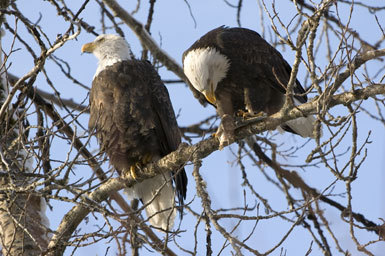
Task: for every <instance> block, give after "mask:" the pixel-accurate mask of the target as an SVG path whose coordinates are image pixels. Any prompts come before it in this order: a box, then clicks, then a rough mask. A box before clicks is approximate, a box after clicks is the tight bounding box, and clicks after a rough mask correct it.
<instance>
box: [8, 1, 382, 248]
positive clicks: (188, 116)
mask: <svg viewBox="0 0 385 256" xmlns="http://www.w3.org/2000/svg"><path fill="white" fill-rule="evenodd" d="M82 2H83V1H76V2H73V3H71V4H73V6H72V7H73V8H74V10H77V9H78V8H79V6H80V4H81V3H82ZM266 2H268V1H266ZM122 3H124V7H125V8H126V9H127V10H129V11H130V10H133V9H134V8H135V5H136V1H131V2H129V1H122ZM17 4H18V7H19V8H20V9H21V10H22V11H23V14H24V15H25V16H27V17H28V18H29V19H30V20H32V21H37V20H38V19H39V15H40V14H39V13H41V15H42V18H41V20H40V22H39V25H40V26H41V27H42V28H43V29H44V32H45V33H46V34H47V36H48V37H49V38H50V40H51V41H53V40H54V39H55V38H56V35H57V34H62V33H64V31H65V30H66V29H67V28H68V25H67V24H66V23H65V22H64V21H63V20H62V18H61V17H58V16H57V15H56V11H55V9H54V8H53V7H52V5H50V4H49V3H48V2H46V1H28V0H19V1H17ZM141 4H142V6H141V9H140V11H139V12H138V13H137V14H135V16H134V17H135V18H137V19H138V20H139V21H141V22H142V23H144V22H145V21H146V19H147V11H148V3H147V2H142V3H141ZM189 4H190V5H191V11H192V13H193V15H194V17H195V20H196V26H195V25H194V21H193V19H192V18H191V17H190V14H189V10H188V7H187V5H186V3H185V2H184V1H182V0H180V1H173V2H172V4H170V1H159V2H157V3H156V6H155V13H154V18H153V19H154V21H153V24H152V26H151V33H152V36H153V38H154V39H155V40H156V41H157V42H158V43H159V44H160V45H161V47H162V48H163V49H164V50H165V51H166V52H167V53H168V54H169V55H170V56H171V57H173V58H174V59H175V60H176V61H177V62H178V63H179V64H181V56H182V53H183V51H184V50H185V49H187V48H188V47H189V46H190V45H191V44H192V43H193V42H194V41H195V40H197V39H198V38H199V37H200V36H202V35H203V34H204V33H206V32H207V31H209V30H211V29H213V28H215V27H218V26H220V25H227V26H237V23H236V9H232V8H230V7H228V6H227V5H226V4H225V3H224V2H223V1H219V0H217V1H213V0H212V1H203V0H197V1H190V2H189ZM276 7H277V9H278V11H279V15H280V17H281V18H282V20H283V21H284V22H285V23H286V24H287V23H289V22H290V20H291V19H292V18H293V16H294V14H295V12H294V11H295V9H294V8H293V6H292V4H291V3H290V1H279V3H278V1H277V2H276ZM348 11H349V10H348V8H339V15H340V16H341V18H342V20H343V21H344V22H345V23H346V22H347V20H348ZM333 14H336V13H334V12H333ZM380 14H382V16H380ZM80 17H81V18H83V19H84V21H86V22H87V23H90V24H99V23H98V21H99V20H100V13H99V10H98V8H97V5H96V4H95V3H94V2H93V1H91V2H90V3H89V5H88V6H87V8H86V10H85V11H84V12H83V13H82V15H80ZM264 18H265V19H264V22H265V25H264V26H265V27H264V29H265V38H266V40H267V41H270V42H271V41H272V39H273V40H276V38H275V37H274V35H273V34H272V32H271V29H270V24H269V20H268V19H267V17H266V16H265V17H264ZM379 19H380V23H381V21H382V24H385V18H384V15H383V12H382V13H381V12H380V13H379ZM14 22H15V21H14V20H13V19H8V23H10V24H11V25H12V24H14ZM241 24H242V26H243V27H247V28H251V29H253V30H255V31H258V32H261V31H263V30H262V27H261V22H260V12H259V9H258V5H257V1H244V3H243V8H242V12H241ZM350 26H351V27H353V28H354V29H355V30H356V31H357V32H358V33H359V34H360V35H361V36H362V38H364V39H365V40H366V41H368V42H371V43H374V42H376V41H377V40H378V39H379V38H380V37H381V34H380V31H379V29H378V27H377V26H376V24H375V20H374V18H373V16H371V15H369V14H368V12H367V11H364V10H362V9H360V8H356V9H355V10H354V12H353V18H352V21H351V23H350ZM122 27H123V29H124V30H123V31H124V33H125V37H126V39H127V41H128V42H129V43H130V45H131V47H132V50H133V52H134V54H135V55H136V56H140V55H141V50H142V48H141V46H140V43H139V42H138V39H137V38H136V37H135V35H134V34H133V33H132V32H131V31H130V30H129V29H128V28H127V27H126V26H122ZM18 29H19V30H18V31H19V33H21V34H23V35H25V36H26V40H27V41H28V42H31V44H30V46H32V47H33V48H34V49H35V50H37V51H38V48H37V47H36V44H35V43H33V40H32V38H31V37H30V35H28V34H27V33H26V32H25V29H24V28H23V26H21V25H19V26H18ZM96 31H97V32H98V33H99V32H100V31H98V30H96ZM294 38H295V37H294ZM331 38H332V39H333V36H332V35H331ZM93 39H94V36H93V35H92V34H88V33H87V32H86V31H82V32H81V34H80V35H79V37H78V38H77V40H76V41H75V40H74V41H71V42H68V43H67V44H65V45H64V46H63V47H62V48H61V49H59V50H58V51H57V52H56V53H55V55H56V56H57V57H60V58H63V59H65V60H67V61H69V63H70V65H71V72H72V74H73V76H74V77H76V78H77V79H78V80H79V81H80V82H81V83H83V84H85V85H87V86H91V81H92V77H93V75H94V72H95V70H96V66H97V61H96V58H95V57H94V56H92V55H81V54H80V48H81V45H82V44H84V43H86V42H90V41H92V40H93ZM11 40H12V37H11V35H10V33H9V32H6V37H5V39H4V42H3V44H4V50H5V51H7V49H8V50H9V48H10V44H11ZM333 42H336V41H333ZM334 46H336V45H335V44H332V47H334ZM18 47H20V48H21V50H19V51H16V52H14V53H12V55H11V56H10V62H12V65H11V67H10V68H9V71H10V72H11V73H12V74H15V75H17V76H22V75H24V74H25V73H27V72H28V71H29V70H30V69H31V68H32V67H33V65H34V64H33V60H32V58H30V57H29V56H28V54H26V51H25V50H24V47H23V46H22V45H20V43H18V42H16V44H15V48H18ZM277 49H278V50H280V51H281V53H282V54H283V56H284V57H285V59H286V60H287V61H288V62H289V63H293V60H294V53H293V52H292V51H291V50H290V48H289V47H287V46H286V47H282V46H279V47H278V48H277ZM21 60H22V61H21ZM326 64H327V62H326V58H325V52H324V48H323V46H322V45H321V50H320V53H319V55H318V56H317V65H319V66H320V67H323V66H325V65H326ZM368 67H369V68H370V67H371V66H370V65H369V66H368ZM46 70H47V73H48V75H49V76H50V78H51V79H52V80H53V81H54V85H55V88H56V90H57V91H59V92H60V95H61V96H62V97H63V98H65V99H68V98H73V99H74V100H75V101H77V102H83V101H84V100H86V101H85V102H86V103H88V99H86V98H87V94H88V91H87V90H85V89H83V88H81V87H79V86H78V85H76V84H74V83H73V82H72V81H70V80H68V79H66V78H65V77H64V76H63V75H62V74H61V72H60V70H59V69H58V67H57V66H56V65H54V64H53V62H52V61H48V62H47V64H46ZM159 73H160V75H161V77H162V78H163V79H176V77H175V75H174V74H173V73H171V72H169V71H167V70H166V69H165V68H161V69H160V70H159ZM358 73H363V72H362V71H358ZM305 76H306V69H305V68H304V67H303V65H302V66H301V67H300V72H299V74H298V79H299V80H300V81H301V82H303V81H304V78H305ZM35 85H36V86H38V88H39V89H42V90H44V91H48V92H52V89H51V88H50V87H49V85H48V84H47V82H46V79H45V77H44V75H43V74H40V75H39V76H38V79H37V81H36V83H35ZM303 85H304V86H307V84H303ZM167 88H168V89H169V92H170V97H171V100H172V103H173V106H174V109H175V112H176V113H179V117H178V123H179V125H180V126H186V125H190V124H193V123H196V122H198V121H199V120H202V119H204V118H205V117H207V116H209V115H212V114H214V113H215V110H214V109H213V108H211V107H206V108H204V107H202V106H201V105H200V104H199V103H198V101H197V100H195V99H194V98H193V96H192V93H191V92H190V91H189V90H188V88H187V87H186V86H185V85H184V84H168V85H167ZM365 106H367V108H368V109H370V111H375V110H374V108H373V104H367V105H365ZM338 111H340V113H341V115H345V114H346V110H345V109H343V108H342V107H339V108H336V110H333V112H334V113H339V112H338ZM63 113H64V112H63ZM79 121H80V122H81V123H82V124H83V125H84V127H87V122H88V115H82V116H80V117H79ZM358 123H359V133H360V137H359V141H360V142H361V143H362V142H363V141H364V139H365V138H366V136H367V133H368V132H369V131H371V132H372V133H371V136H370V140H371V144H368V145H367V146H366V148H367V150H368V157H367V159H366V161H365V163H364V164H363V165H362V167H361V168H360V171H359V175H358V179H357V180H356V181H355V182H354V183H353V209H354V211H356V212H360V213H363V214H364V215H365V216H366V217H367V218H368V219H370V220H372V221H375V222H378V218H379V217H381V216H382V217H383V216H385V214H384V213H385V207H384V200H383V196H382V195H383V194H384V192H385V191H384V187H385V186H384V178H385V176H384V174H383V170H384V169H385V168H384V167H385V160H384V155H385V152H384V151H385V149H384V145H385V143H384V142H385V136H384V127H383V125H382V124H380V123H379V122H376V121H373V120H372V119H371V118H369V117H368V116H367V115H365V114H363V113H361V114H359V115H358ZM78 132H79V133H82V132H83V131H81V129H80V128H79V131H78ZM328 135H329V133H328V131H326V130H325V136H328ZM274 139H275V142H276V143H277V144H281V143H284V148H287V149H289V148H291V147H296V146H298V145H302V144H304V143H305V142H306V140H304V139H302V138H299V137H296V136H293V135H291V134H287V133H285V134H278V135H277V136H275V137H274ZM199 140H200V138H199V139H196V140H194V142H197V141H199ZM54 143H55V147H56V148H55V150H54V151H53V152H52V157H53V158H56V159H62V160H63V157H65V156H66V155H65V153H64V154H63V152H67V151H68V149H69V145H68V144H67V143H64V142H62V141H60V140H59V139H56V140H55V141H54ZM343 143H345V144H343V145H341V147H340V149H339V150H340V151H341V152H342V151H344V150H345V149H346V150H347V149H348V148H349V147H350V144H349V140H348V139H345V140H344V141H343ZM314 146H315V143H314V142H313V141H310V142H309V143H307V144H306V146H305V147H303V148H302V149H300V150H299V151H298V154H297V156H296V158H286V159H284V158H281V159H279V160H280V163H282V164H293V165H295V164H303V163H305V159H306V156H307V155H308V153H309V152H310V151H311V149H312V148H313V147H314ZM91 149H94V150H96V149H97V144H96V143H95V141H93V142H92V143H91ZM231 150H233V151H234V152H236V151H237V147H236V146H232V147H231V149H229V148H226V149H224V150H222V151H217V152H214V153H213V154H212V155H210V156H209V157H207V158H206V159H204V160H203V165H202V168H201V173H202V175H203V177H204V178H205V180H206V182H207V184H208V192H209V194H210V196H211V199H212V203H213V207H214V208H215V209H219V208H228V207H236V206H241V205H242V203H243V189H244V188H243V187H241V183H242V178H241V172H240V171H239V168H238V167H237V166H236V165H235V164H234V160H235V157H234V155H233V154H232V151H231ZM348 157H349V154H348V155H347V156H343V157H341V158H339V159H338V160H339V161H340V162H341V163H343V161H346V160H347V158H348ZM245 163H246V164H247V167H248V176H249V179H250V180H252V181H253V184H254V186H255V188H256V189H257V190H258V193H261V194H262V195H264V196H266V197H268V198H269V203H270V204H271V205H272V207H273V208H274V209H276V210H279V211H284V210H287V209H288V208H287V203H286V200H285V198H284V197H283V196H282V193H281V192H280V191H278V190H277V188H276V187H274V186H272V185H271V183H268V182H267V181H266V179H265V178H264V177H263V175H262V174H261V173H260V172H259V170H258V168H257V167H253V166H252V164H251V162H250V161H245ZM105 168H106V169H107V166H106V167H105ZM288 169H289V167H288ZM294 169H295V170H296V171H297V172H298V173H300V175H301V176H302V177H303V179H304V180H305V181H306V182H307V183H308V184H309V185H310V186H312V187H316V188H318V189H319V190H323V189H326V188H327V187H329V185H330V184H332V183H333V181H334V179H335V177H334V176H333V175H332V174H331V173H330V172H329V171H328V170H327V169H326V168H325V167H324V166H323V165H322V164H321V165H319V168H306V170H301V169H298V168H294ZM74 171H75V174H74V177H73V178H74V179H75V178H78V177H82V175H84V176H85V177H89V176H90V175H91V174H92V173H91V172H92V171H91V169H90V168H88V167H87V166H78V167H76V169H75V170H74ZM186 171H187V173H188V176H189V187H188V196H187V201H190V200H193V199H194V202H193V204H192V205H193V207H195V208H196V209H198V208H199V205H200V199H198V198H194V197H196V193H195V188H194V181H193V178H192V176H191V172H192V167H191V165H190V166H187V168H186ZM267 173H268V174H269V175H271V176H274V174H273V172H272V170H267ZM344 191H345V187H344V184H343V183H341V182H338V183H337V184H335V187H334V189H333V191H332V193H335V194H338V193H342V192H344ZM296 193H298V194H297V195H298V196H300V192H299V191H296V192H294V193H293V194H294V195H295V194H296ZM333 199H335V200H337V201H339V202H340V203H342V204H344V205H346V198H345V197H343V196H341V197H333ZM247 202H248V204H250V205H253V204H255V203H259V202H258V200H256V199H255V198H252V197H251V195H250V194H248V198H247ZM54 205H55V206H56V207H55V208H54V210H53V212H47V214H48V216H49V218H50V220H51V225H52V226H51V228H53V229H55V227H56V226H57V225H58V224H59V222H60V220H61V217H62V216H63V215H64V214H65V213H66V211H67V210H68V209H70V208H71V205H69V204H65V205H60V204H56V203H54ZM59 205H60V207H59ZM261 207H262V206H261ZM321 207H322V208H323V209H326V212H325V215H326V216H327V217H328V219H329V221H331V222H333V226H332V227H333V230H334V231H335V233H336V234H337V235H338V236H339V239H340V240H341V245H342V246H343V247H344V248H346V249H349V250H352V252H353V255H360V254H359V253H358V252H356V251H355V249H354V244H353V243H352V242H351V239H350V237H349V230H348V226H347V225H346V224H345V223H342V222H341V219H340V217H339V215H340V213H339V212H338V211H336V210H334V209H331V208H330V207H328V206H326V205H324V204H321ZM264 213H265V212H264V210H263V207H262V208H261V210H260V214H264ZM94 223H99V224H100V222H94V220H93V217H90V221H89V223H88V224H85V223H83V224H82V228H83V229H84V230H87V229H89V230H94V229H95V227H94V226H93V224H94ZM221 223H225V226H226V227H229V226H231V225H234V223H233V221H227V222H221ZM194 225H195V219H194V218H193V217H191V216H190V215H186V216H185V217H184V219H183V222H182V229H187V230H190V232H187V233H188V234H187V235H186V236H183V237H182V238H183V239H182V238H179V239H178V242H180V243H181V244H182V245H184V246H186V247H188V248H189V249H190V250H191V249H192V247H193V246H194V244H193V243H192V241H193V236H192V235H193V234H192V233H193V232H192V231H191V230H192V229H193V228H194ZM289 227H290V224H288V223H287V222H284V221H276V219H273V220H270V221H261V222H260V223H258V226H257V230H256V232H255V235H253V237H252V238H251V240H250V241H249V244H250V245H253V244H257V246H256V248H258V249H260V251H262V252H263V251H265V250H267V249H269V248H271V247H272V245H274V244H276V243H277V242H278V241H279V239H280V238H281V237H282V235H283V234H285V232H286V231H287V230H288V228H289ZM203 228H204V227H203V225H202V224H201V226H200V231H202V230H203ZM250 228H252V225H251V224H244V225H242V227H241V228H240V229H238V230H237V231H236V232H237V236H239V237H245V236H246V234H247V232H248V231H250ZM357 232H358V233H363V234H362V236H359V237H360V238H361V239H362V241H366V240H367V239H375V238H374V236H373V235H370V236H368V235H367V234H366V233H365V234H364V232H360V231H357ZM277 234H281V235H278V236H277ZM199 236H200V238H201V239H204V233H202V232H200V233H199ZM186 237H187V239H186ZM310 242H311V237H310V236H309V234H308V233H307V231H305V230H304V229H303V228H301V227H297V228H296V229H295V230H294V231H293V234H291V235H290V236H289V238H288V239H287V240H286V241H285V242H284V243H283V245H282V246H281V247H283V248H284V250H286V252H287V255H304V254H305V253H306V251H307V249H308V247H309V246H310ZM105 243H106V241H102V242H99V243H97V244H96V245H94V246H90V247H89V248H88V247H86V248H80V249H78V250H77V251H76V252H75V255H84V253H86V252H87V253H89V254H90V255H104V250H105V248H106V246H108V245H106V244H105ZM112 243H113V242H111V243H110V244H109V245H111V244H112ZM363 243H364V242H363ZM213 244H214V251H215V249H218V248H220V247H221V246H222V244H223V239H221V238H220V237H219V236H218V234H216V235H214V240H213ZM329 244H330V245H331V247H332V249H333V250H335V246H334V244H333V242H332V241H331V240H330V241H329ZM198 246H199V247H198V248H199V249H198V252H201V253H202V254H204V253H205V251H204V250H205V245H204V243H203V240H202V242H201V243H199V244H198ZM369 248H375V249H373V250H372V251H373V252H374V253H375V254H376V252H377V254H376V255H379V253H380V252H383V251H385V246H384V244H383V243H382V245H380V244H379V243H377V245H375V246H374V247H369ZM112 251H113V250H111V251H110V252H109V254H108V255H114V253H112ZM279 251H280V249H277V250H276V251H275V252H274V253H273V254H272V255H279ZM225 252H226V253H225V254H224V255H227V254H228V253H229V251H225ZM148 254H149V253H148ZM320 254H321V251H320V250H319V248H318V247H317V246H316V245H313V254H311V255H320ZM66 255H70V251H69V250H67V252H66ZM141 255H147V251H146V250H143V252H142V253H141Z"/></svg>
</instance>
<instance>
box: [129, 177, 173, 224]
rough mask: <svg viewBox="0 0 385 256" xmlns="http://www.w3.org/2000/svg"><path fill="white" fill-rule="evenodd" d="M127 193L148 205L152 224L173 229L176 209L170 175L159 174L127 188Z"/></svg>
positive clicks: (147, 210)
mask: <svg viewBox="0 0 385 256" xmlns="http://www.w3.org/2000/svg"><path fill="white" fill-rule="evenodd" d="M159 190H160V191H159ZM125 193H126V194H127V196H128V197H129V198H130V199H132V198H140V199H141V200H142V202H143V204H144V205H147V206H146V208H145V210H146V214H147V217H148V218H150V223H151V225H153V226H154V227H157V228H162V229H164V230H171V229H172V227H173V225H174V219H175V216H176V209H175V207H174V204H175V196H174V188H173V187H172V184H171V177H170V175H168V176H167V177H166V175H162V174H159V175H157V176H155V177H153V178H151V179H147V180H144V181H143V182H141V183H138V184H136V185H134V186H133V187H131V188H127V189H125ZM166 209H168V210H166Z"/></svg>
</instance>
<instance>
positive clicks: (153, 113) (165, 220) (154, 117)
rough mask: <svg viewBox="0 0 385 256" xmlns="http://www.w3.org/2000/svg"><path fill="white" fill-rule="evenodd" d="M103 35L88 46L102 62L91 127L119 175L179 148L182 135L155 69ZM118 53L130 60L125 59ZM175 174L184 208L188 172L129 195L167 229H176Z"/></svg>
mask: <svg viewBox="0 0 385 256" xmlns="http://www.w3.org/2000/svg"><path fill="white" fill-rule="evenodd" d="M99 37H100V38H97V39H96V40H95V41H94V42H93V43H91V45H88V44H87V45H85V46H84V47H83V48H84V49H83V51H92V52H93V53H94V54H95V55H96V56H97V57H98V58H99V60H100V62H99V68H98V71H97V73H96V75H95V77H94V80H93V82H92V89H91V94H90V119H89V128H90V130H94V131H95V134H96V136H97V138H98V141H99V144H100V146H101V150H102V151H103V152H106V153H107V155H108V157H109V160H110V164H111V165H113V166H114V167H115V169H116V170H117V171H118V173H119V174H121V173H123V172H124V173H130V170H131V168H138V167H139V168H140V166H141V165H144V164H147V163H148V162H150V161H155V160H158V159H160V158H161V157H163V156H165V155H167V154H169V153H170V152H172V151H174V150H176V149H177V148H178V146H179V144H180V142H181V135H180V131H179V127H178V125H177V122H176V119H175V114H174V110H173V108H172V105H171V101H170V98H169V94H168V91H167V89H166V87H165V86H164V84H163V83H162V81H161V79H160V77H159V75H158V73H157V72H156V70H155V69H154V67H153V66H152V65H151V64H150V63H149V62H147V61H140V60H135V59H130V58H129V57H128V54H127V52H128V51H129V48H128V45H127V46H126V45H125V44H126V42H125V41H124V39H123V38H121V37H118V36H114V35H102V36H99ZM95 44H96V45H95ZM106 45H107V46H106ZM122 51H123V52H122ZM115 53H120V55H123V56H126V57H125V58H123V60H122V59H120V55H119V54H115ZM110 55H111V57H107V58H106V57H105V56H110ZM170 174H172V176H173V179H174V182H175V186H176V193H177V196H178V199H179V203H180V205H181V206H183V199H184V198H185V197H186V187H187V177H186V173H185V171H184V169H183V168H181V169H180V170H172V171H171V172H170V173H168V174H167V173H165V174H164V175H158V176H156V177H154V178H152V179H148V180H145V181H144V182H142V183H139V184H137V185H135V186H134V187H133V188H131V190H129V192H128V193H129V194H130V196H132V197H139V198H140V199H141V200H142V201H143V203H144V204H149V205H148V206H147V207H146V211H147V215H148V217H151V219H150V222H151V223H152V224H153V225H154V226H156V227H161V228H163V229H165V230H167V229H170V228H171V227H172V224H173V221H174V215H175V213H174V212H175V211H174V210H170V209H169V210H167V211H165V210H166V209H167V208H173V207H174V191H173V189H172V186H171V183H170V181H168V182H167V180H170V179H171V175H170ZM159 189H161V192H160V193H159V194H158V195H156V194H157V190H159ZM154 197H155V199H154ZM150 202H151V203H150Z"/></svg>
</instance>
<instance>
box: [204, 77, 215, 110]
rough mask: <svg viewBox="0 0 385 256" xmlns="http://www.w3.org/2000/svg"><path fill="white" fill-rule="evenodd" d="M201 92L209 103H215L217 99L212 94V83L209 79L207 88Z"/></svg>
mask: <svg viewBox="0 0 385 256" xmlns="http://www.w3.org/2000/svg"><path fill="white" fill-rule="evenodd" d="M202 93H203V95H204V96H205V97H206V99H207V100H208V102H210V103H211V104H213V105H215V103H216V101H217V99H216V98H215V94H214V84H213V82H211V81H210V85H209V88H208V90H203V91H202Z"/></svg>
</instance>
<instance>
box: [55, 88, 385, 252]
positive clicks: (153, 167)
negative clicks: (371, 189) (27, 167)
mask: <svg viewBox="0 0 385 256" xmlns="http://www.w3.org/2000/svg"><path fill="white" fill-rule="evenodd" d="M380 94H385V85H382V84H375V85H371V86H368V87H366V88H364V89H360V90H355V91H354V92H346V93H341V94H338V95H335V96H333V97H332V98H331V100H330V105H329V107H333V106H336V105H343V104H349V103H352V102H354V101H358V100H362V99H367V98H369V97H374V96H376V95H380ZM316 108H317V101H312V102H308V103H305V104H303V105H300V106H298V107H297V108H293V109H291V110H289V111H288V112H287V115H285V116H283V115H282V113H276V114H274V115H272V116H270V117H267V118H265V119H263V120H257V121H256V122H255V123H251V124H248V125H246V126H243V127H240V128H238V129H237V130H236V139H237V140H241V139H244V138H246V137H248V136H250V135H253V134H257V133H261V132H263V131H267V130H273V129H275V128H276V127H277V126H278V125H280V124H282V123H284V122H286V121H288V120H291V119H295V118H297V117H300V116H302V115H303V114H311V113H313V112H315V111H316ZM218 147H219V141H218V139H216V138H209V139H206V140H203V141H201V142H199V143H197V144H194V145H192V146H188V145H187V144H186V143H182V144H181V145H180V147H179V148H178V150H176V151H174V152H172V153H170V154H168V155H167V156H165V157H163V158H162V159H160V160H159V161H157V162H155V163H151V164H148V165H147V166H146V167H144V168H142V170H138V171H137V179H136V180H134V179H132V177H131V175H126V177H120V178H114V179H110V180H108V181H107V182H106V183H105V184H103V185H101V187H99V188H98V189H96V190H95V191H94V192H93V193H91V194H90V196H89V198H90V199H92V200H93V201H95V202H100V201H102V200H105V199H107V198H108V195H109V194H108V193H112V192H115V191H118V190H119V189H122V188H124V187H125V186H129V187H130V186H133V185H134V184H136V183H137V182H140V181H142V180H144V179H148V178H150V177H154V176H155V175H157V174H159V173H162V172H165V171H168V170H172V169H174V170H176V169H178V168H180V166H181V165H184V164H186V163H187V162H191V161H193V159H203V158H205V157H207V156H208V155H210V154H211V153H213V152H215V151H217V150H218ZM287 178H288V179H289V181H290V180H292V181H293V180H296V179H295V178H296V177H295V174H292V173H291V174H290V175H288V176H287ZM295 184H296V187H298V188H301V189H304V190H305V191H311V189H310V190H309V188H308V186H307V185H306V184H302V185H301V183H295ZM324 201H325V200H324ZM325 202H326V201H325ZM328 203H330V202H328ZM336 207H337V208H339V207H338V206H336ZM90 211H91V208H90V207H85V206H83V205H78V206H75V207H74V208H73V209H72V210H71V211H70V212H69V213H68V214H67V215H66V216H67V217H66V218H65V219H64V220H63V222H62V223H61V224H60V230H58V232H57V234H56V235H55V237H54V239H53V240H52V242H51V243H50V245H49V248H51V249H52V248H57V247H59V248H61V247H60V246H59V241H60V243H61V244H65V243H66V242H67V240H68V239H69V238H70V235H71V234H72V232H73V231H75V229H76V227H77V225H79V224H80V221H81V220H82V219H83V218H84V217H85V216H86V215H87V214H88V213H89V212H90ZM77 215H79V216H77ZM68 220H73V221H68ZM63 232H64V234H62V233H63Z"/></svg>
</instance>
